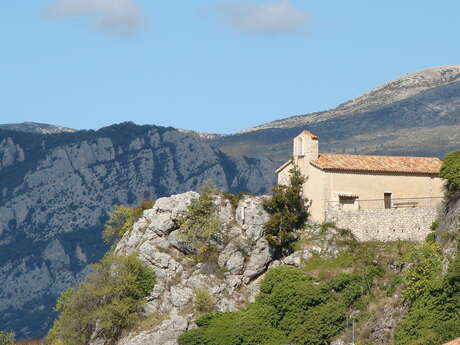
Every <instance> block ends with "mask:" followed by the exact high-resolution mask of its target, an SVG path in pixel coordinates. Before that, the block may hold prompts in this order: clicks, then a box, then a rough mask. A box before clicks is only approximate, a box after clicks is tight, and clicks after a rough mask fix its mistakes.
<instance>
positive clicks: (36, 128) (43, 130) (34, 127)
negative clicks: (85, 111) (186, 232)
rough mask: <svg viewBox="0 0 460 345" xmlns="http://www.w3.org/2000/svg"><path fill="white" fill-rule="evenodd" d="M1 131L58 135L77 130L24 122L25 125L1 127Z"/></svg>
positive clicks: (12, 124) (14, 124)
mask: <svg viewBox="0 0 460 345" xmlns="http://www.w3.org/2000/svg"><path fill="white" fill-rule="evenodd" d="M0 129H4V130H9V131H18V132H26V133H35V134H56V133H73V132H77V131H76V130H75V129H71V128H66V127H62V126H55V125H49V124H46V123H37V122H23V123H8V124H3V125H0Z"/></svg>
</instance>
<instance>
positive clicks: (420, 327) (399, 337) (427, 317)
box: [395, 243, 460, 345]
mask: <svg viewBox="0 0 460 345" xmlns="http://www.w3.org/2000/svg"><path fill="white" fill-rule="evenodd" d="M408 259H409V260H410V261H411V262H413V263H414V264H413V266H412V267H410V269H409V270H408V271H407V272H406V273H405V276H404V278H405V289H404V291H403V296H404V299H405V301H406V302H407V303H409V305H410V308H409V312H408V314H407V315H406V317H405V318H404V319H403V320H402V321H401V323H400V324H399V326H398V330H397V332H396V341H395V344H396V345H438V344H442V343H443V342H446V341H449V340H452V339H455V338H457V337H460V255H459V253H458V252H457V256H456V258H455V259H454V260H453V261H452V262H451V264H450V266H449V270H448V272H447V274H446V275H442V273H441V264H442V260H441V259H442V258H441V254H440V248H439V246H438V245H437V244H436V243H427V244H426V245H424V246H422V247H421V248H417V250H414V251H413V252H412V253H410V256H409V257H408Z"/></svg>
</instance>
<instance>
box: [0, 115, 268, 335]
mask: <svg viewBox="0 0 460 345" xmlns="http://www.w3.org/2000/svg"><path fill="white" fill-rule="evenodd" d="M274 167H275V166H274V165H273V163H272V162H270V161H268V160H259V159H247V158H244V157H240V158H230V157H228V156H226V155H225V154H223V153H222V152H220V151H219V150H217V149H214V148H213V147H212V146H210V145H209V144H208V143H206V142H204V141H203V140H201V139H200V138H199V137H197V136H195V135H193V134H189V133H182V132H179V131H177V130H174V129H173V128H161V127H154V126H136V125H134V124H130V123H125V124H121V125H115V126H111V127H107V128H103V129H101V130H99V131H81V132H76V133H62V134H48V135H40V134H30V133H22V132H12V131H2V130H0V281H1V282H2V284H1V285H0V324H2V327H3V328H5V329H9V328H12V329H14V330H15V331H16V332H17V333H18V335H19V336H21V337H37V336H42V335H43V334H44V333H45V331H46V330H47V328H48V327H49V326H50V322H51V320H52V318H53V313H52V306H53V304H54V302H55V298H56V296H57V294H58V293H59V292H60V291H61V290H62V289H64V288H66V287H69V286H73V285H75V284H76V283H77V282H78V281H80V280H81V278H82V277H83V276H84V275H85V273H86V272H87V270H88V267H89V265H90V264H92V263H94V262H96V261H97V260H99V259H100V257H101V255H103V253H104V252H105V251H106V249H107V248H106V246H105V245H104V244H103V243H102V240H101V236H100V231H101V230H102V224H103V222H104V220H105V218H106V214H107V212H108V211H110V210H111V209H112V207H113V206H114V205H116V204H123V205H134V204H137V203H139V202H140V201H141V200H142V199H156V198H158V197H162V196H167V195H171V194H173V193H180V192H184V191H187V190H193V189H196V188H198V187H199V186H200V185H201V184H202V183H203V182H204V181H206V180H212V181H214V183H215V184H216V185H217V186H218V187H219V188H220V189H221V190H224V191H234V192H238V191H246V192H251V193H264V192H267V191H268V190H269V188H270V187H271V185H272V184H273V182H274V175H273V170H274Z"/></svg>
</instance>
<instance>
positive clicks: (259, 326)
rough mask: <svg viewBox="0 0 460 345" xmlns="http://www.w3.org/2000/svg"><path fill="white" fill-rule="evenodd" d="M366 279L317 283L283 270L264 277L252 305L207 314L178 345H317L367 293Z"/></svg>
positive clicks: (293, 270) (337, 329)
mask: <svg viewBox="0 0 460 345" xmlns="http://www.w3.org/2000/svg"><path fill="white" fill-rule="evenodd" d="M370 281H372V277H371V276H370V275H355V274H342V275H340V276H339V277H337V278H336V279H332V280H330V281H318V280H316V279H314V278H313V277H311V276H309V275H306V274H305V273H304V272H302V271H301V270H300V269H297V268H293V267H288V266H282V267H279V268H275V269H272V270H271V271H270V272H269V273H268V274H267V275H266V277H265V279H264V282H263V284H262V286H261V292H260V294H259V296H258V297H257V300H256V302H255V303H253V304H251V305H250V306H249V307H248V308H247V309H244V310H242V311H240V312H237V313H210V314H206V315H205V316H203V317H202V318H200V319H199V320H198V321H197V324H198V326H199V328H197V329H194V330H191V331H188V332H186V333H184V334H183V335H182V336H181V337H180V338H179V344H180V345H250V344H251V345H252V344H264V345H280V344H288V343H291V344H309V345H321V344H327V343H328V341H329V340H330V339H331V338H332V337H333V336H335V335H336V334H337V333H338V332H340V331H341V330H342V328H343V325H344V321H345V320H346V317H347V311H348V310H349V308H350V307H351V306H353V305H354V304H355V303H356V302H357V301H358V300H359V298H360V297H361V296H362V295H363V293H365V292H366V291H367V290H368V286H369V283H370Z"/></svg>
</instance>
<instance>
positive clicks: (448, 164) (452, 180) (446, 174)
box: [440, 151, 460, 193]
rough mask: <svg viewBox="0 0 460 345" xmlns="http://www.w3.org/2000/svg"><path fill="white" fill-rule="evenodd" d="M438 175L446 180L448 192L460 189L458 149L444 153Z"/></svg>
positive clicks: (459, 156) (459, 157) (459, 154)
mask: <svg viewBox="0 0 460 345" xmlns="http://www.w3.org/2000/svg"><path fill="white" fill-rule="evenodd" d="M440 176H441V177H442V178H444V179H446V180H447V185H446V187H447V190H448V193H454V192H456V191H460V151H452V152H449V153H448V154H446V156H445V158H444V163H443V165H442V168H441V174H440Z"/></svg>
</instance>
